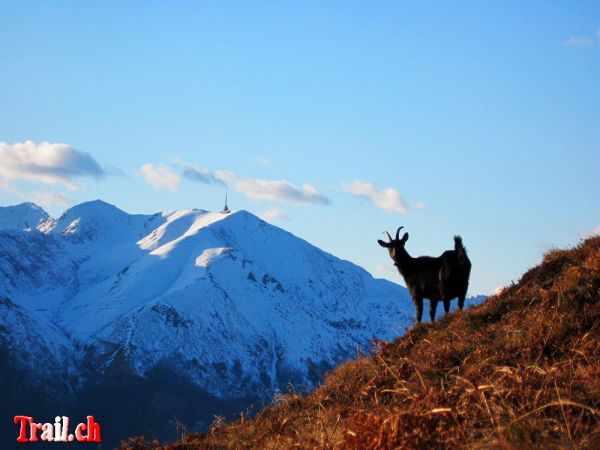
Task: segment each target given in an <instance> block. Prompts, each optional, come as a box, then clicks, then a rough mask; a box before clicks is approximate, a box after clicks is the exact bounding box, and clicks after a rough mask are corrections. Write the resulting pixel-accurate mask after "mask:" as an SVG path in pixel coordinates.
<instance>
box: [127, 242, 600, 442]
mask: <svg viewBox="0 0 600 450" xmlns="http://www.w3.org/2000/svg"><path fill="white" fill-rule="evenodd" d="M375 345H376V351H375V352H374V354H373V355H372V356H370V357H365V356H362V357H358V358H357V359H356V360H354V361H351V362H348V363H345V364H342V365H341V366H339V367H338V368H337V369H335V370H333V371H331V372H330V373H329V375H328V376H327V378H326V380H325V382H324V384H323V385H322V386H321V387H320V388H318V389H317V390H315V391H314V392H313V393H312V394H310V395H307V396H302V395H298V394H295V393H289V394H287V395H284V396H281V397H279V398H277V399H276V401H275V402H274V404H273V405H272V406H269V407H268V408H266V409H264V410H262V411H261V412H260V413H258V415H257V416H256V417H255V418H253V419H250V420H248V419H247V418H245V417H243V416H241V417H240V418H239V420H238V421H236V422H235V423H232V424H229V425H224V424H223V423H222V421H216V422H215V423H214V424H213V426H212V428H211V430H210V431H209V432H208V433H207V434H202V435H200V434H196V435H187V436H183V437H182V438H181V440H180V441H179V442H177V443H174V444H170V445H165V446H161V445H160V444H159V443H157V442H154V443H152V442H150V443H149V442H144V439H143V438H141V437H138V438H132V439H131V440H130V441H129V442H128V443H124V444H123V445H122V446H121V449H123V450H125V449H127V450H132V449H159V448H160V449H165V450H175V449H205V448H206V449H226V448H232V449H233V448H236V449H237V448H268V449H274V448H280V449H281V448H307V449H308V448H351V449H382V448H383V449H384V448H398V447H401V448H457V447H465V448H532V447H535V448H598V447H597V445H598V443H599V442H600V421H599V419H600V237H594V238H590V239H588V240H586V241H585V242H582V243H581V244H579V245H578V246H576V247H575V248H572V249H569V250H554V251H551V252H549V253H548V254H547V255H546V256H545V257H544V259H543V261H542V263H541V264H540V265H539V266H537V267H534V268H533V269H531V270H529V271H528V272H527V273H525V275H523V277H522V278H521V280H520V281H519V282H518V283H516V284H513V285H511V286H509V287H507V288H506V289H504V290H503V291H502V292H501V293H499V294H497V295H494V296H492V297H490V298H489V299H488V300H487V301H486V302H484V303H483V304H482V305H480V306H478V307H475V308H470V309H468V310H465V311H463V312H462V313H455V314H450V315H449V316H447V317H445V318H443V319H442V320H440V321H439V322H436V323H434V324H420V325H417V326H415V327H413V328H412V329H411V330H409V332H408V333H407V334H406V335H405V336H403V337H401V338H399V339H397V340H396V341H394V342H392V343H387V342H378V343H376V344H375Z"/></svg>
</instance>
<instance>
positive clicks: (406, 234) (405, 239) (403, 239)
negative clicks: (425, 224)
mask: <svg viewBox="0 0 600 450" xmlns="http://www.w3.org/2000/svg"><path fill="white" fill-rule="evenodd" d="M406 241H408V233H404V236H402V243H403V244H404V243H406Z"/></svg>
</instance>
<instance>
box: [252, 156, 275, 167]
mask: <svg viewBox="0 0 600 450" xmlns="http://www.w3.org/2000/svg"><path fill="white" fill-rule="evenodd" d="M254 160H255V161H256V162H258V163H259V164H261V165H263V166H270V165H271V164H273V160H272V159H271V158H267V157H266V156H258V157H256V158H254Z"/></svg>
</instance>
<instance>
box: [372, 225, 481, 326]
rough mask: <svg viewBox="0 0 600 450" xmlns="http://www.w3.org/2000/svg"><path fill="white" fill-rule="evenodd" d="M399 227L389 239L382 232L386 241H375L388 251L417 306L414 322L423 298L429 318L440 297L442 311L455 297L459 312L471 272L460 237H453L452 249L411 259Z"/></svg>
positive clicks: (419, 314)
mask: <svg viewBox="0 0 600 450" xmlns="http://www.w3.org/2000/svg"><path fill="white" fill-rule="evenodd" d="M402 228H404V227H400V228H398V231H396V239H392V236H390V233H388V232H387V231H386V232H385V233H386V234H387V236H388V238H389V240H390V242H384V241H382V240H381V239H380V240H378V241H377V242H379V245H381V246H382V247H385V248H387V249H388V250H389V252H390V256H391V257H392V260H393V261H394V265H395V266H396V267H397V268H398V272H400V275H402V277H403V278H404V281H405V282H406V287H407V288H408V291H409V292H410V295H411V297H412V298H413V302H414V303H415V308H416V309H417V322H421V318H422V316H423V299H424V298H428V299H429V317H430V318H431V320H432V321H434V320H435V311H436V309H437V304H438V301H439V300H440V299H441V300H443V301H444V311H445V312H446V313H447V312H448V311H449V310H450V300H452V299H453V298H455V297H458V309H460V310H461V311H462V309H463V306H464V304H465V296H466V295H467V289H468V288H469V275H470V274H471V261H470V260H469V258H468V256H467V250H466V249H465V247H464V246H463V243H462V238H461V237H460V236H454V250H447V251H445V252H444V253H442V255H441V256H438V257H437V258H434V257H433V256H421V257H419V258H413V257H412V256H410V255H409V254H408V252H407V251H406V249H405V248H404V244H406V241H407V240H408V233H404V236H403V237H402V239H400V238H399V236H400V230H401V229H402Z"/></svg>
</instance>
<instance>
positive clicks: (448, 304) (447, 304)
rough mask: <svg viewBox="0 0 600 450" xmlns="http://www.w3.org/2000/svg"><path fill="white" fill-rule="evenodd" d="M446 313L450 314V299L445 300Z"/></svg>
mask: <svg viewBox="0 0 600 450" xmlns="http://www.w3.org/2000/svg"><path fill="white" fill-rule="evenodd" d="M444 312H445V313H446V314H448V313H449V312H450V299H449V298H445V299H444Z"/></svg>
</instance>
